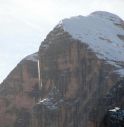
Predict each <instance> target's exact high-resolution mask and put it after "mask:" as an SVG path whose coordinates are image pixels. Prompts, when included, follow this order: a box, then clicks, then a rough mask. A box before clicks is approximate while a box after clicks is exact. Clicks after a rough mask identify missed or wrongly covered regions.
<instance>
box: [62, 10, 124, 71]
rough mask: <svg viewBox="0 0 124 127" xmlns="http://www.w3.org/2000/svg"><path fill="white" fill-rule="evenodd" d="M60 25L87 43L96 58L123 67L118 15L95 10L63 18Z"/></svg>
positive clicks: (122, 34)
mask: <svg viewBox="0 0 124 127" xmlns="http://www.w3.org/2000/svg"><path fill="white" fill-rule="evenodd" d="M61 26H62V28H63V29H64V31H66V32H68V33H69V34H70V35H71V36H72V38H74V39H76V40H80V41H81V42H82V43H85V44H86V45H88V47H89V49H91V50H92V51H93V52H95V53H96V56H97V57H98V58H100V59H103V60H105V61H106V62H107V63H109V64H112V65H114V66H115V67H117V68H119V69H122V68H123V67H122V66H120V62H121V65H123V66H124V29H123V20H122V19H120V18H119V17H118V16H116V15H114V14H111V13H109V12H102V11H97V12H93V13H91V14H90V15H88V16H77V17H72V18H70V19H64V20H62V22H61ZM121 71H122V70H121ZM123 72H124V70H123Z"/></svg>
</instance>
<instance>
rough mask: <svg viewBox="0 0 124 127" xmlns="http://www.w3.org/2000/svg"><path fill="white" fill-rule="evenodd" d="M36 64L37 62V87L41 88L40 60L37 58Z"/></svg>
mask: <svg viewBox="0 0 124 127" xmlns="http://www.w3.org/2000/svg"><path fill="white" fill-rule="evenodd" d="M37 64H38V80H39V89H40V90H41V88H42V80H41V74H40V61H39V59H38V61H37Z"/></svg>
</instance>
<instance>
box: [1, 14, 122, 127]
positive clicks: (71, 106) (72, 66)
mask: <svg viewBox="0 0 124 127" xmlns="http://www.w3.org/2000/svg"><path fill="white" fill-rule="evenodd" d="M123 37H124V22H123V20H121V19H120V18H119V17H118V16H116V15H113V14H110V13H107V12H95V13H92V14H91V15H89V16H87V17H83V16H78V17H73V18H71V19H65V20H63V21H62V22H61V23H60V24H58V25H57V26H56V27H55V28H54V29H53V31H51V32H50V33H49V34H48V36H47V37H46V39H45V40H44V41H43V42H42V44H41V46H40V48H39V64H40V73H39V76H40V86H41V88H39V86H38V73H37V72H38V70H37V60H36V59H33V61H32V57H31V56H29V57H27V58H26V59H24V60H23V61H22V62H21V63H20V64H19V65H18V66H17V68H15V69H14V70H13V72H12V73H11V74H10V75H9V76H8V77H7V79H6V80H5V81H4V82H3V84H2V85H1V89H0V90H1V92H0V94H1V95H0V96H1V101H0V104H1V105H2V106H1V107H2V108H1V109H0V112H1V114H2V115H1V114H0V115H1V116H5V117H6V118H3V117H1V119H6V120H7V121H8V124H5V120H0V122H1V123H0V125H1V127H5V126H7V125H11V126H12V127H13V125H14V127H104V126H106V125H104V117H105V114H106V112H107V111H108V110H109V109H111V108H113V107H115V106H118V107H121V108H124V99H123V98H124V78H123V77H124V52H123V51H124V38H123ZM35 57H36V55H35ZM33 58H34V55H33ZM39 98H40V100H39ZM4 107H5V108H4ZM13 107H14V108H13ZM8 111H9V112H8ZM10 116H12V117H10ZM8 119H9V120H8ZM3 121H4V123H2V122H3Z"/></svg>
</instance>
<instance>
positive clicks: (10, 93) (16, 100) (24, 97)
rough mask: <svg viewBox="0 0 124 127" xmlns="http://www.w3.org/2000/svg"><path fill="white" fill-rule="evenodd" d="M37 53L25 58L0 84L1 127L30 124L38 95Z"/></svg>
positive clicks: (17, 126)
mask: <svg viewBox="0 0 124 127" xmlns="http://www.w3.org/2000/svg"><path fill="white" fill-rule="evenodd" d="M37 57H38V56H37V53H35V54H33V55H30V56H28V57H26V58H25V59H23V60H22V61H21V62H20V63H19V64H18V65H17V67H16V68H15V69H14V70H13V71H12V72H11V73H10V75H9V76H8V77H7V78H6V79H5V80H4V81H3V83H2V84H1V86H0V127H28V126H30V124H29V123H30V120H31V118H30V117H31V110H32V108H33V106H34V105H35V101H36V99H37V96H38V94H39V93H38V74H37V59H38V58H37Z"/></svg>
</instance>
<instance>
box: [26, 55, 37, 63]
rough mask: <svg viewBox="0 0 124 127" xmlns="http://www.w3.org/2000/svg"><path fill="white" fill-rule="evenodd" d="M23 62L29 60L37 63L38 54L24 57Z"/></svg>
mask: <svg viewBox="0 0 124 127" xmlns="http://www.w3.org/2000/svg"><path fill="white" fill-rule="evenodd" d="M24 60H30V61H33V62H37V61H38V53H34V54H31V55H29V56H27V57H25V58H24Z"/></svg>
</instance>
